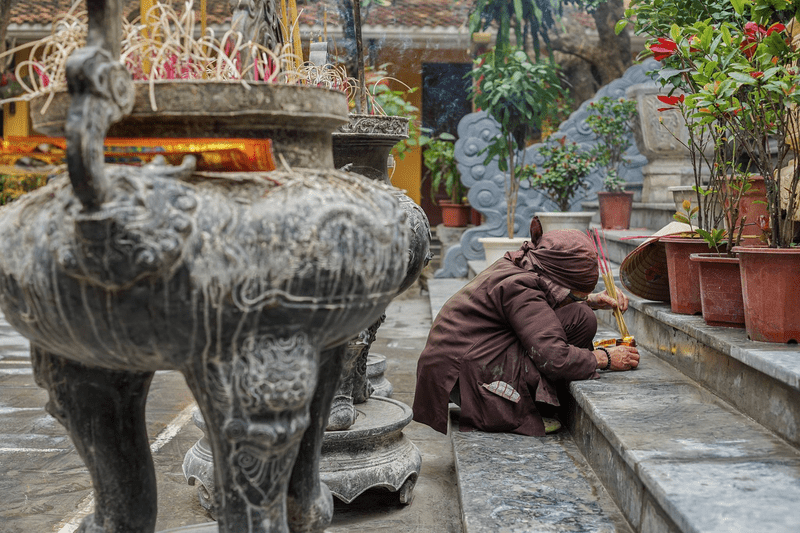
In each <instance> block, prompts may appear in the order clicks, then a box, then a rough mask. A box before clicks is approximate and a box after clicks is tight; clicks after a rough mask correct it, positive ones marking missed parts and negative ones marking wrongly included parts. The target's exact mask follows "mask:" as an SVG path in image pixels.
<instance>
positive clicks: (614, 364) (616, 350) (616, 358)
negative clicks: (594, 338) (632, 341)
mask: <svg viewBox="0 0 800 533" xmlns="http://www.w3.org/2000/svg"><path fill="white" fill-rule="evenodd" d="M606 350H608V355H609V357H610V358H611V365H610V369H611V370H633V369H634V368H636V367H637V366H639V350H637V349H636V348H635V347H633V346H611V347H609V348H606Z"/></svg>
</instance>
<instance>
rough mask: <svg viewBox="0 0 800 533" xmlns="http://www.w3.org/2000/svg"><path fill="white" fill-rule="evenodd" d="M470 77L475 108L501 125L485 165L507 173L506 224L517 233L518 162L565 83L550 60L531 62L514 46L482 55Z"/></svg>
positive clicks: (510, 234)
mask: <svg viewBox="0 0 800 533" xmlns="http://www.w3.org/2000/svg"><path fill="white" fill-rule="evenodd" d="M471 75H472V77H473V78H474V79H475V80H476V83H475V84H474V85H473V88H472V93H471V97H472V98H473V102H474V104H475V106H476V107H478V108H480V109H483V110H484V111H486V112H487V113H489V115H491V116H492V117H494V119H495V120H496V121H497V122H498V123H499V125H500V135H499V136H497V137H495V138H494V139H492V140H491V141H490V143H489V145H488V146H487V147H486V148H485V149H484V151H483V152H482V153H485V154H486V159H485V162H484V164H489V163H490V162H491V161H492V160H494V159H497V162H498V167H499V169H500V170H501V171H502V172H508V179H507V180H506V205H507V210H506V227H507V231H508V236H509V237H513V236H514V217H515V215H516V207H517V196H518V194H519V186H520V180H519V177H518V176H517V171H518V168H517V163H516V161H517V160H519V159H521V156H520V151H521V150H523V149H524V148H525V140H526V138H527V137H528V134H529V133H530V131H531V130H532V129H539V128H540V127H541V124H542V121H543V120H544V119H545V118H546V117H547V116H548V114H549V113H550V112H551V111H552V110H553V108H554V104H555V102H556V100H557V99H558V97H559V96H561V94H562V91H561V86H560V84H559V80H558V76H557V74H556V67H555V66H554V65H553V64H552V63H549V62H539V63H532V62H531V61H530V60H529V59H528V56H527V55H526V54H525V52H523V51H521V50H513V49H512V50H509V51H508V53H504V52H503V51H497V52H496V53H495V52H488V53H486V54H484V55H482V56H480V57H479V58H478V59H477V60H476V68H474V69H473V70H472V72H471Z"/></svg>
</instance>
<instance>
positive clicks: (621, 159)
mask: <svg viewBox="0 0 800 533" xmlns="http://www.w3.org/2000/svg"><path fill="white" fill-rule="evenodd" d="M588 109H589V116H588V117H586V124H587V125H588V126H589V128H590V129H591V130H592V131H593V132H594V134H595V136H596V137H597V140H598V144H597V148H596V153H597V155H598V166H601V167H602V169H603V189H604V190H603V191H600V192H598V193H597V201H598V204H599V210H600V225H601V226H602V227H603V229H617V230H620V229H628V228H629V227H630V224H631V208H632V206H633V193H632V192H627V191H625V190H624V186H625V180H623V179H622V178H621V177H620V175H619V171H620V166H621V165H622V164H623V163H627V162H628V160H627V159H626V158H625V151H626V150H627V149H628V148H630V146H631V133H632V131H633V120H634V118H635V117H636V114H637V113H636V102H634V101H632V100H626V99H625V98H619V99H616V100H615V99H613V98H611V97H608V96H604V97H602V98H600V99H598V100H596V101H594V102H591V103H590V104H589V106H588Z"/></svg>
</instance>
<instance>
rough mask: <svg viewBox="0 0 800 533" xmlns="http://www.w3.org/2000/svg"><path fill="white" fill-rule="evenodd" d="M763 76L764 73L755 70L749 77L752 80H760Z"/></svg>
mask: <svg viewBox="0 0 800 533" xmlns="http://www.w3.org/2000/svg"><path fill="white" fill-rule="evenodd" d="M763 75H764V73H763V72H761V71H760V70H756V71H753V72H751V73H750V77H751V78H753V79H754V80H757V79H758V78H760V77H761V76H763Z"/></svg>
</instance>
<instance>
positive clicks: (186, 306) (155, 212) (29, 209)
mask: <svg viewBox="0 0 800 533" xmlns="http://www.w3.org/2000/svg"><path fill="white" fill-rule="evenodd" d="M90 7H91V8H90V9H89V39H88V43H87V47H86V48H84V49H82V50H80V51H78V52H77V53H76V54H74V55H73V56H72V57H71V58H70V60H69V63H68V66H67V72H68V81H69V87H70V94H71V103H70V105H69V109H68V112H67V121H66V126H65V132H66V137H67V156H68V172H67V173H66V174H65V175H63V176H60V177H57V178H55V179H54V180H52V181H51V183H49V184H48V185H47V186H46V187H43V188H41V189H39V190H37V191H35V192H33V193H31V194H29V195H27V196H26V197H24V198H22V199H20V200H19V201H17V202H14V203H12V204H10V205H9V206H7V207H5V208H4V209H3V210H2V211H0V239H2V242H3V245H4V250H5V253H4V254H3V255H2V257H0V306H1V307H2V309H3V312H4V313H5V316H6V317H7V319H8V321H9V322H10V323H11V324H12V325H13V326H14V327H15V328H16V329H17V330H19V331H20V332H21V333H22V334H23V335H25V336H26V337H28V338H29V339H30V341H31V350H32V360H33V364H34V372H35V376H36V380H37V383H38V384H39V385H40V386H42V387H44V388H46V389H47V390H48V391H49V394H50V401H49V403H48V410H49V412H50V413H51V414H53V416H55V417H56V418H57V419H58V420H59V421H60V422H61V423H62V424H63V425H64V426H65V427H66V428H67V430H68V432H69V434H70V436H71V438H72V440H73V441H74V443H75V446H76V448H77V450H78V452H79V453H80V454H81V456H82V458H83V459H84V461H85V463H86V465H87V468H88V469H89V472H90V474H91V477H92V481H93V485H94V489H95V499H96V511H95V513H94V514H93V515H90V516H89V517H87V518H86V519H85V520H84V524H83V526H82V529H81V530H80V531H85V532H87V533H106V532H107V533H111V532H118V531H126V532H142V533H145V532H152V531H153V530H154V527H155V521H156V511H157V510H156V484H155V476H154V472H153V463H152V458H151V456H150V451H149V447H148V440H147V435H146V430H145V423H144V422H145V418H144V410H145V399H146V397H147V390H148V387H149V384H150V381H151V379H152V377H153V374H154V372H155V371H156V370H160V369H175V370H179V371H181V372H182V373H183V374H184V376H185V377H186V381H187V383H188V385H189V387H190V389H191V390H192V392H193V394H194V396H195V398H196V400H197V403H198V405H199V407H200V409H201V411H202V413H203V417H204V419H205V423H206V424H207V426H208V429H209V432H208V433H209V437H210V441H211V447H212V450H213V453H214V457H215V462H214V477H215V484H216V491H215V496H216V505H215V507H216V509H217V516H218V520H219V524H218V530H219V531H220V532H226V533H234V532H236V533H239V532H242V531H249V532H254V533H263V532H281V533H283V532H287V531H322V530H324V528H325V527H326V525H327V524H328V523H329V522H330V519H331V515H332V510H333V507H332V500H331V496H330V493H329V491H328V489H327V488H326V487H325V485H324V484H322V483H321V482H320V480H319V456H320V448H321V444H322V434H323V432H324V428H325V425H326V423H327V418H328V411H329V408H330V403H331V399H332V396H333V394H334V391H335V388H336V384H337V378H338V376H339V374H340V371H341V366H342V357H343V353H344V350H345V347H346V345H347V342H348V341H349V340H350V339H352V338H353V337H354V336H355V335H356V334H358V333H359V332H360V331H362V330H364V329H365V328H366V327H367V326H369V325H370V324H373V323H374V322H375V321H376V320H377V319H378V318H379V316H380V315H381V313H382V312H383V310H384V309H385V307H386V306H387V305H388V303H389V302H390V301H391V299H392V298H393V297H394V296H395V295H396V294H397V292H398V290H399V289H400V285H401V282H402V281H403V279H404V278H405V277H406V270H407V253H406V251H407V250H408V247H409V232H408V230H407V229H406V225H405V224H404V220H405V216H406V215H405V213H404V212H403V210H402V208H401V207H400V205H399V203H398V201H397V199H396V197H395V196H394V194H393V193H392V190H391V188H390V187H387V186H385V185H382V184H380V183H376V182H373V181H370V180H368V179H365V178H362V177H360V176H358V175H355V174H347V173H343V172H338V171H335V170H333V164H332V156H331V148H330V142H331V136H330V132H331V131H332V130H333V129H334V128H335V127H336V126H338V125H340V124H344V123H346V122H347V106H346V101H345V97H344V95H340V94H337V93H332V92H330V91H326V90H322V89H313V88H307V87H270V86H260V87H253V88H251V89H250V91H256V92H255V93H251V92H246V89H245V88H244V87H242V86H241V85H236V84H233V85H231V84H227V86H225V87H219V86H217V85H213V84H212V85H213V86H209V87H208V88H206V89H203V88H202V87H201V85H202V83H201V84H199V85H189V84H187V85H186V86H185V87H186V89H185V95H186V96H185V98H184V100H185V102H184V108H185V110H189V109H193V110H195V113H194V118H191V117H190V118H189V119H187V118H186V117H187V116H188V115H190V113H186V114H182V113H181V110H180V109H177V110H171V111H170V112H168V113H166V112H165V113H163V118H164V120H165V124H166V125H165V126H164V128H163V130H162V129H161V128H160V126H159V122H158V117H159V113H157V114H155V116H153V117H151V119H150V120H148V121H145V122H142V119H141V117H142V116H144V115H147V114H148V111H146V110H143V109H139V108H137V107H136V106H135V105H134V102H135V100H136V90H135V89H134V86H133V84H132V82H131V80H130V77H129V76H128V74H127V72H126V71H125V70H124V68H123V67H122V66H121V65H120V64H119V63H118V62H117V61H116V47H114V46H111V45H110V44H109V43H116V42H118V39H119V32H118V26H117V25H115V24H111V23H109V21H118V20H120V11H119V8H120V6H119V3H118V2H111V3H108V2H106V1H103V0H100V1H95V2H93V3H92V5H91V6H90ZM222 85H226V84H222ZM175 90H177V91H181V90H182V89H180V88H177V89H175ZM209 94H213V95H214V97H213V98H211V97H208V95H209ZM253 98H257V99H258V101H259V104H258V106H257V107H256V106H254V105H253V102H252V99H253ZM179 104H180V98H177V99H176V102H173V104H170V105H174V106H175V107H180V105H179ZM237 105H238V107H237ZM164 107H165V108H168V107H169V106H168V105H167V104H166V101H165V103H164ZM196 110H202V112H201V113H197V112H196ZM128 115H131V117H132V119H131V120H130V121H129V120H128V119H126V116H128ZM137 121H138V123H139V124H145V123H146V125H147V131H146V132H144V133H143V134H144V135H149V136H154V135H157V134H159V133H160V132H162V131H168V132H169V135H171V136H181V135H183V136H192V137H200V136H222V135H225V134H226V131H227V130H226V129H225V127H224V124H225V123H229V124H230V123H234V124H238V125H239V127H238V130H237V132H236V133H235V134H233V135H235V136H239V137H242V136H248V135H249V136H265V137H269V138H273V139H274V141H275V142H274V149H275V152H276V156H279V157H278V158H279V159H282V161H284V162H285V163H284V165H283V166H284V168H285V170H281V171H276V172H270V173H242V174H238V175H236V176H230V175H218V174H207V173H206V174H203V173H197V172H194V170H193V165H192V161H191V160H190V159H187V160H186V161H185V162H184V165H182V166H181V167H170V166H167V165H159V164H150V165H147V166H144V167H140V168H134V167H112V166H106V165H105V164H104V161H103V148H102V146H103V144H102V143H103V138H104V136H105V134H106V132H107V131H108V129H109V127H110V126H111V125H112V124H113V123H114V122H118V124H119V125H120V126H119V127H120V128H122V130H124V131H128V132H135V131H136V130H137V128H136V127H135V124H136V123H137ZM198 127H199V128H200V130H198V129H197V128H198ZM228 135H229V136H233V135H231V134H228ZM204 531H205V529H204Z"/></svg>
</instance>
